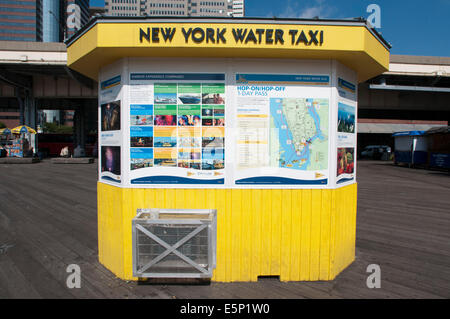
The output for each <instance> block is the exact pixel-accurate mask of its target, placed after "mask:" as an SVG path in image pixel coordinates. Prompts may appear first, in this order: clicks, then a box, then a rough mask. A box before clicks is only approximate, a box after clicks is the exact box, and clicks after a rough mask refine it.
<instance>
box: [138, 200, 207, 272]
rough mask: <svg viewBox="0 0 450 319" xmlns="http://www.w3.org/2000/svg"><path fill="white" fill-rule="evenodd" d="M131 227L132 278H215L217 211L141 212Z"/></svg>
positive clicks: (158, 210) (154, 210) (168, 210)
mask: <svg viewBox="0 0 450 319" xmlns="http://www.w3.org/2000/svg"><path fill="white" fill-rule="evenodd" d="M132 226H133V276H135V277H140V278H211V277H212V271H213V269H214V268H215V266H216V210H211V209H207V210H206V209H204V210H201V209H138V210H137V215H136V217H135V218H134V219H133V224H132Z"/></svg>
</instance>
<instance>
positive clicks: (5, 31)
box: [0, 0, 42, 41]
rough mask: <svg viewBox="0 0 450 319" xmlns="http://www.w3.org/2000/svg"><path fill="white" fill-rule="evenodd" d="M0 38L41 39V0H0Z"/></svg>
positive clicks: (18, 39)
mask: <svg viewBox="0 0 450 319" xmlns="http://www.w3.org/2000/svg"><path fill="white" fill-rule="evenodd" d="M0 40H17V41H42V1H41V0H24V1H9V0H0Z"/></svg>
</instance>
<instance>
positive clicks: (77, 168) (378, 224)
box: [0, 160, 450, 299]
mask: <svg viewBox="0 0 450 319" xmlns="http://www.w3.org/2000/svg"><path fill="white" fill-rule="evenodd" d="M96 180H97V165H96V164H86V165H76V164H66V165H52V164H51V163H50V161H48V160H45V161H43V162H41V163H36V164H24V165H9V164H0V299H1V298H450V175H449V174H447V173H443V172H438V171H426V170H421V169H408V168H403V167H396V166H393V165H392V164H390V163H384V162H371V161H370V162H369V161H368V162H364V161H361V162H359V164H358V183H359V184H358V217H357V239H356V260H355V262H354V263H353V264H352V265H351V266H350V267H349V268H347V269H346V270H345V271H344V272H343V273H342V274H340V275H339V276H338V278H336V280H334V281H331V282H290V283H280V282H278V281H276V280H261V281H259V282H257V283H232V284H223V283H211V284H210V285H139V284H137V283H135V282H124V281H121V280H119V279H117V278H115V277H114V275H113V274H111V273H110V272H109V271H108V270H107V269H105V268H104V267H103V266H102V265H100V264H99V263H98V259H97V211H96V209H97V203H96V200H97V197H96ZM74 263H75V264H78V265H79V266H80V267H81V271H82V281H81V288H80V289H68V288H67V287H66V279H67V276H68V273H66V267H67V266H68V265H69V264H74ZM372 263H374V264H378V265H380V267H381V288H380V289H369V288H367V286H366V279H367V276H368V275H369V274H368V273H366V268H367V266H368V265H369V264H372Z"/></svg>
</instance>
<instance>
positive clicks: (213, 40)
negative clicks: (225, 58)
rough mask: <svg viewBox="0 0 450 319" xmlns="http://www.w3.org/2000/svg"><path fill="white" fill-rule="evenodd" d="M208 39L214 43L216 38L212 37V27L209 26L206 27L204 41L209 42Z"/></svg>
mask: <svg viewBox="0 0 450 319" xmlns="http://www.w3.org/2000/svg"><path fill="white" fill-rule="evenodd" d="M209 41H211V42H212V43H216V40H215V39H214V29H211V28H208V29H206V43H209Z"/></svg>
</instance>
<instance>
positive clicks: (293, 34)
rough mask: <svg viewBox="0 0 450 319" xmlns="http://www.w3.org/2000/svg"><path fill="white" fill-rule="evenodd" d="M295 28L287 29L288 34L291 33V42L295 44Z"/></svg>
mask: <svg viewBox="0 0 450 319" xmlns="http://www.w3.org/2000/svg"><path fill="white" fill-rule="evenodd" d="M297 33H298V31H297V30H289V34H290V35H291V44H295V36H296V35H297Z"/></svg>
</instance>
